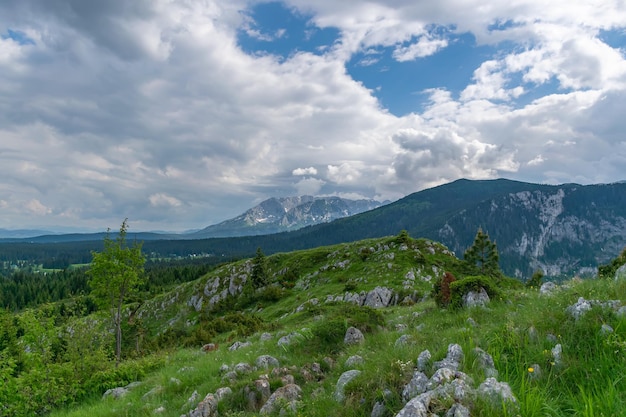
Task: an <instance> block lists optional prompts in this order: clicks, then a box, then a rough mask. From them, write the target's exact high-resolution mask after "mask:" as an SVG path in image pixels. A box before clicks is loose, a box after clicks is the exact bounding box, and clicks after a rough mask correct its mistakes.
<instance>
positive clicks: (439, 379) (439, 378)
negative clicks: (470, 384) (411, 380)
mask: <svg viewBox="0 0 626 417" xmlns="http://www.w3.org/2000/svg"><path fill="white" fill-rule="evenodd" d="M455 378H456V371H455V370H454V369H451V368H440V369H437V370H436V371H435V373H434V374H433V376H432V377H430V380H429V381H428V384H427V385H426V388H428V390H433V389H435V388H437V387H438V386H440V385H443V384H446V383H448V382H450V381H452V380H454V379H455Z"/></svg>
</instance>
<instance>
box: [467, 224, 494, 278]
mask: <svg viewBox="0 0 626 417" xmlns="http://www.w3.org/2000/svg"><path fill="white" fill-rule="evenodd" d="M463 258H464V259H465V261H466V262H467V263H468V264H469V265H470V266H471V267H472V268H473V269H475V270H476V272H478V273H479V274H481V275H489V276H500V275H502V272H501V271H500V265H499V264H498V260H499V258H500V257H499V255H498V248H497V246H496V243H495V242H491V240H489V235H488V234H487V233H484V232H483V230H482V228H478V232H477V233H476V237H475V238H474V243H473V244H472V246H470V247H469V248H468V249H467V250H466V251H465V254H464V255H463Z"/></svg>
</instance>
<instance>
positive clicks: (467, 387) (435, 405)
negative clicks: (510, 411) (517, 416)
mask: <svg viewBox="0 0 626 417" xmlns="http://www.w3.org/2000/svg"><path fill="white" fill-rule="evenodd" d="M474 354H475V356H476V357H477V360H478V363H479V364H480V365H481V367H482V368H483V371H484V374H485V376H487V378H486V379H485V381H483V382H482V383H481V384H480V385H479V386H478V387H477V388H474V381H473V379H472V378H471V377H470V376H468V375H467V374H465V373H464V372H461V371H460V370H459V368H460V367H461V363H462V361H463V357H464V354H463V349H462V348H461V346H459V345H458V344H450V345H449V346H448V352H447V355H446V357H445V358H443V359H442V360H440V361H436V362H434V363H432V366H430V365H431V354H430V352H429V351H428V350H425V351H423V352H422V353H420V355H419V356H418V359H417V367H416V368H415V371H414V373H413V377H412V378H411V380H410V381H409V383H408V384H406V385H405V387H404V389H403V391H402V398H403V400H404V401H405V402H406V404H405V406H404V407H403V408H402V410H400V412H398V413H397V414H396V417H428V416H431V415H433V413H436V414H437V413H440V414H437V415H444V416H446V417H469V416H470V409H471V405H472V402H473V399H474V398H476V397H477V396H479V397H482V398H484V399H486V400H488V401H491V402H493V403H494V405H499V404H502V403H507V404H510V405H512V406H516V405H517V399H516V398H515V396H514V395H513V393H512V392H511V388H510V387H509V385H508V384H507V383H506V382H499V381H498V380H497V379H496V377H497V374H498V373H497V371H496V369H495V368H494V362H493V358H492V357H491V356H490V355H489V354H488V353H487V352H485V351H483V350H482V349H480V348H476V349H475V350H474ZM429 368H431V369H430V370H431V371H432V374H431V376H430V377H428V375H427V374H426V372H427V371H428V370H429ZM444 404H445V409H444V410H442V409H441V407H443V405H444ZM383 413H384V404H383V403H382V402H378V403H376V404H375V406H374V408H373V410H372V417H382V416H383V415H384V414H383ZM441 413H442V414H441Z"/></svg>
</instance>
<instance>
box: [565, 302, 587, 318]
mask: <svg viewBox="0 0 626 417" xmlns="http://www.w3.org/2000/svg"><path fill="white" fill-rule="evenodd" d="M589 310H591V303H590V302H589V301H587V300H585V299H584V298H583V297H579V298H578V301H577V302H576V304H572V305H571V306H569V307H567V309H566V311H567V312H568V313H569V314H570V315H571V316H572V317H574V319H576V320H578V319H579V318H580V317H581V316H582V315H583V314H585V313H586V312H588V311H589Z"/></svg>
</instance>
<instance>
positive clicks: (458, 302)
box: [450, 275, 502, 309]
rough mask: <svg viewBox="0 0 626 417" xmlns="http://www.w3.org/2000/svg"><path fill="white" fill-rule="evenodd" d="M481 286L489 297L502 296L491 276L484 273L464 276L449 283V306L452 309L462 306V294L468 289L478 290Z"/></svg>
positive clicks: (468, 290)
mask: <svg viewBox="0 0 626 417" xmlns="http://www.w3.org/2000/svg"><path fill="white" fill-rule="evenodd" d="M481 288H484V289H485V291H486V292H487V294H488V295H489V298H491V299H494V298H500V297H501V296H502V293H501V291H500V290H499V289H498V287H496V285H495V284H494V282H493V281H492V279H491V278H489V277H487V276H484V275H477V276H472V277H466V278H463V279H459V280H456V281H454V282H452V283H450V307H452V308H453V309H458V308H461V307H463V296H464V295H465V294H467V293H468V292H470V291H480V289H481Z"/></svg>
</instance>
